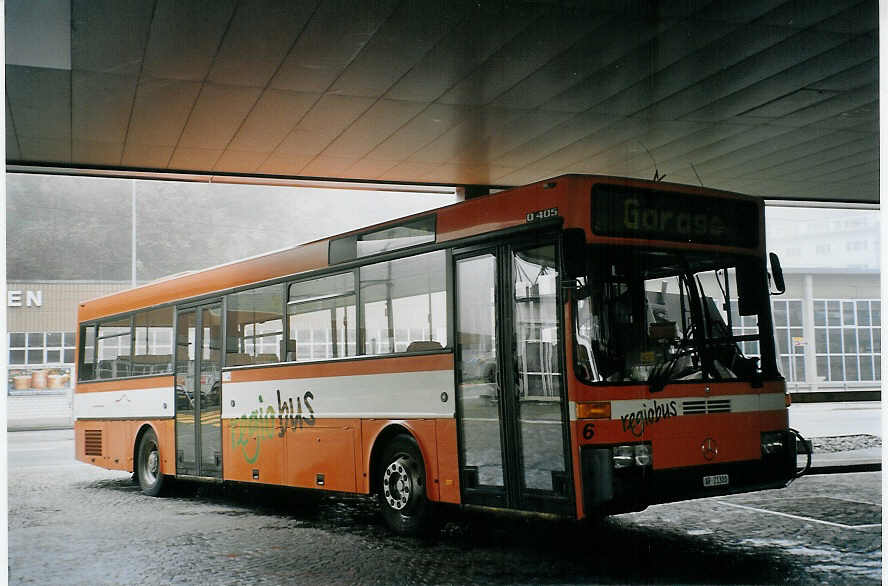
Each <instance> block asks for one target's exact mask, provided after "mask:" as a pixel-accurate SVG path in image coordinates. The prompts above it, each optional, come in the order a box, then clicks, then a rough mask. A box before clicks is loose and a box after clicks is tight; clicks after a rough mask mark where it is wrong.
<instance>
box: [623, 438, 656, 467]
mask: <svg viewBox="0 0 888 586" xmlns="http://www.w3.org/2000/svg"><path fill="white" fill-rule="evenodd" d="M613 450H614V451H613V453H614V468H628V467H630V466H650V465H651V459H652V458H651V444H629V445H624V446H614V448H613Z"/></svg>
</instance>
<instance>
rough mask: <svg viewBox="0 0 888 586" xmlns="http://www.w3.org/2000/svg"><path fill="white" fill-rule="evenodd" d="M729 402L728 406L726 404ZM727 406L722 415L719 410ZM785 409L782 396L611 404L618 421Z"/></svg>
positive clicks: (722, 397) (659, 400) (638, 401)
mask: <svg viewBox="0 0 888 586" xmlns="http://www.w3.org/2000/svg"><path fill="white" fill-rule="evenodd" d="M727 402H729V403H727ZM728 404H730V409H729V410H728V409H727V408H725V410H724V411H722V410H721V409H719V408H718V407H719V406H725V407H727V405H728ZM785 408H786V403H785V399H784V395H783V393H763V394H756V395H749V394H743V395H714V396H706V397H676V398H674V399H657V398H651V399H631V400H625V401H611V419H620V418H621V417H623V416H624V415H631V414H632V413H637V412H639V411H650V410H653V411H654V413H657V412H658V411H662V412H663V413H664V414H665V416H666V417H669V416H675V415H698V414H704V413H707V412H709V413H722V412H723V413H750V412H752V411H779V410H781V409H785Z"/></svg>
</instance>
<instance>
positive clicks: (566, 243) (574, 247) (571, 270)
mask: <svg viewBox="0 0 888 586" xmlns="http://www.w3.org/2000/svg"><path fill="white" fill-rule="evenodd" d="M562 242H563V247H562V250H563V255H564V277H565V278H566V279H576V278H578V277H585V276H586V256H587V254H588V253H587V251H586V233H585V232H584V231H583V229H582V228H568V229H567V230H565V231H564V239H563V241H562Z"/></svg>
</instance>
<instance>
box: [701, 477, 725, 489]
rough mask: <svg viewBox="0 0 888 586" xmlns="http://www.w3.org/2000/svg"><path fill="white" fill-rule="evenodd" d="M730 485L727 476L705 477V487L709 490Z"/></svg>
mask: <svg viewBox="0 0 888 586" xmlns="http://www.w3.org/2000/svg"><path fill="white" fill-rule="evenodd" d="M726 484H728V475H727V474H716V475H715V476H704V477H703V486H704V487H706V488H709V487H711V486H724V485H726Z"/></svg>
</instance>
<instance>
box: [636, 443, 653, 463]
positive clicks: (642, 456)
mask: <svg viewBox="0 0 888 586" xmlns="http://www.w3.org/2000/svg"><path fill="white" fill-rule="evenodd" d="M635 465H636V466H650V465H651V444H636V445H635Z"/></svg>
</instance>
